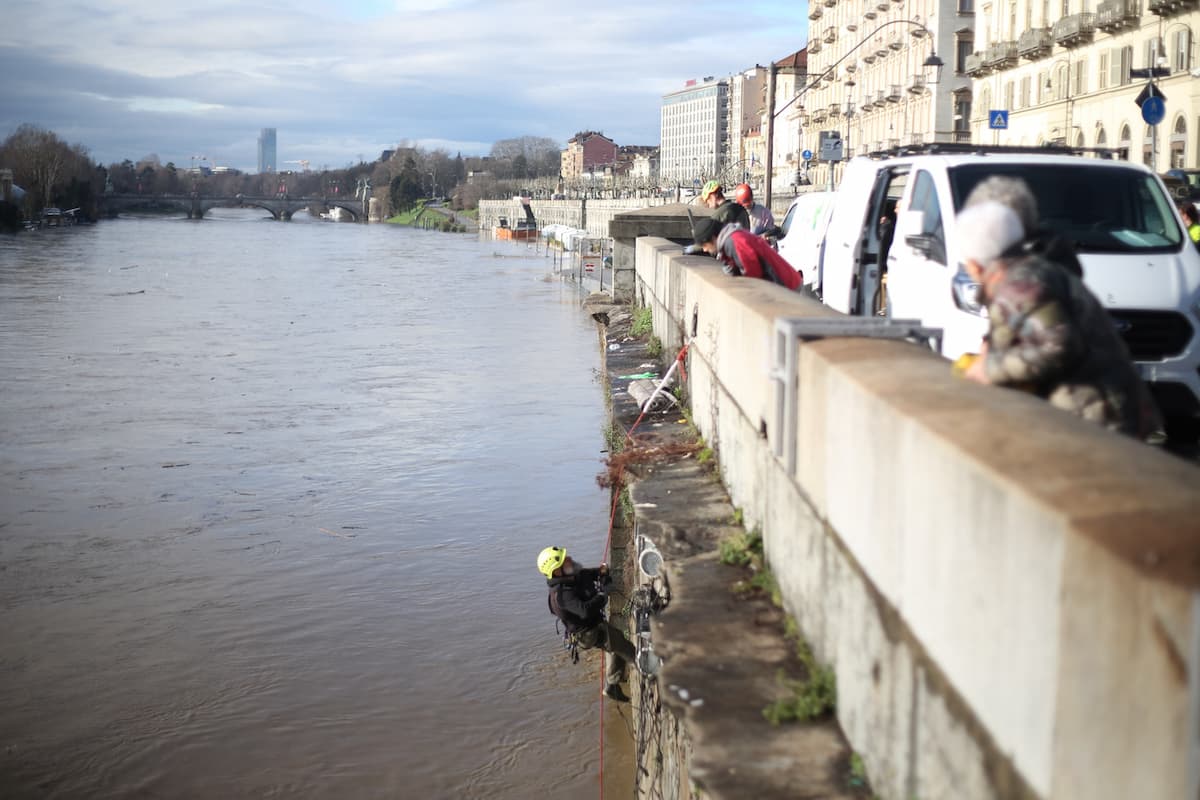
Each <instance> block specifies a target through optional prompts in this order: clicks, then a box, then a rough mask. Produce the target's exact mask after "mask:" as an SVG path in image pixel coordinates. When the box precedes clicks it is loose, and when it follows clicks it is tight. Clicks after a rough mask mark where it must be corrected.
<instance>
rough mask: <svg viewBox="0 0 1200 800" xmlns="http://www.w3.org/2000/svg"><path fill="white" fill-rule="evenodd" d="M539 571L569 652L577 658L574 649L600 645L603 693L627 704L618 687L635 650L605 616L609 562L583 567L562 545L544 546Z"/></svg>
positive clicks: (588, 648)
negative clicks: (603, 659)
mask: <svg viewBox="0 0 1200 800" xmlns="http://www.w3.org/2000/svg"><path fill="white" fill-rule="evenodd" d="M537 567H538V571H539V572H541V573H542V574H543V575H545V576H546V585H547V586H549V587H550V595H549V598H548V600H549V604H550V613H551V614H553V615H554V616H556V617H558V619H559V620H561V621H562V624H563V627H564V628H566V633H565V638H566V640H567V647H568V648H569V649H570V650H571V655H572V656H574V657H575V658H576V659H578V654H577V653H576V649H577V648H580V647H582V648H584V649H585V650H590V649H591V648H593V647H599V648H600V649H601V650H605V651H607V656H606V658H605V662H606V668H605V674H604V680H605V688H604V694H605V696H607V697H608V698H610V699H612V700H616V701H617V702H621V703H628V702H629V697H628V696H627V695H626V694H625V692H623V691H622V690H621V681H623V680H624V679H625V670H626V665H627V664H628V663H629V662H630V661H632V660H634V658H636V651H635V650H634V647H633V644H632V643H631V642H630V641H629V639H627V638H625V634H624V633H622V632H621V630H620V629H619V628H617V627H616V626H614V625H613V624H612V623H611V622H609V621H608V620H607V619H605V617H604V606H605V605H606V604H607V603H608V586H609V585H610V584H611V583H612V578H611V577H610V576H609V574H608V565H607V564H601V565H600V567H599V568H598V569H585V568H583V567H581V566H579V565H578V564H576V563H575V561H574V559H572V558H571V557H570V556H568V555H567V551H566V550H565V549H564V548H562V547H547V548H546V549H545V550H543V551H542V552H541V553H539V554H538V559H537Z"/></svg>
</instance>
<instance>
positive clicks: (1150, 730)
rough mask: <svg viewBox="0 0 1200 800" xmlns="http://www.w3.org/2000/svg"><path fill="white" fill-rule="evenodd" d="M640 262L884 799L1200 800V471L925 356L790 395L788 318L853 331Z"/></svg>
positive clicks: (806, 374)
mask: <svg viewBox="0 0 1200 800" xmlns="http://www.w3.org/2000/svg"><path fill="white" fill-rule="evenodd" d="M635 260H636V287H635V292H636V295H637V300H638V302H639V304H642V305H647V306H650V307H651V308H653V311H654V329H655V333H656V334H657V335H658V336H659V337H660V338H661V339H662V340H663V343H664V352H668V353H673V352H675V351H676V350H677V349H678V348H679V346H680V344H681V343H682V341H683V340H684V338H685V337H688V338H689V339H690V342H691V345H690V350H689V360H688V369H687V375H688V381H689V383H688V391H689V395H690V404H691V408H692V414H693V419H694V421H695V424H696V426H697V428H698V429H699V430H700V432H701V433H702V434H703V436H704V437H705V438H706V439H707V440H708V442H709V443H710V444H712V445H713V446H714V447H715V449H716V451H717V453H718V457H719V461H720V470H721V476H722V479H723V481H724V483H725V485H726V487H727V489H728V491H729V493H730V496H731V498H732V501H733V503H734V504H735V505H737V506H740V507H741V508H742V510H743V514H744V519H745V521H746V525H747V527H755V526H758V527H761V530H762V532H763V535H764V539H765V543H766V552H767V557H768V560H769V563H770V565H771V568H772V569H773V571H774V573H775V575H776V577H777V578H778V581H779V584H780V586H781V588H782V592H783V597H784V601H785V606H786V608H787V609H788V610H789V611H790V612H791V613H792V614H794V615H795V617H796V618H797V620H798V622H799V623H800V626H801V628H802V629H803V632H804V633H805V635H806V636H807V638H808V639H809V641H810V642H811V644H812V646H813V648H814V651H815V652H816V654H817V657H818V659H820V660H821V661H823V662H825V663H827V664H829V665H831V666H832V667H834V668H835V670H836V673H837V687H838V709H837V716H838V721H839V722H840V724H841V726H842V728H843V730H844V731H845V734H846V736H847V737H848V739H849V740H850V744H851V745H852V746H853V747H854V749H855V750H856V751H857V752H858V753H859V754H860V755H861V757H862V759H863V762H864V764H865V766H866V769H867V773H868V774H869V775H870V778H871V784H872V787H873V789H874V790H875V791H876V792H877V793H878V795H879V796H880V797H881V798H885V800H888V799H893V798H894V799H895V800H910V799H911V798H914V797H917V798H922V800H930V799H932V798H972V799H973V800H986V799H987V798H1063V799H1064V800H1075V799H1076V798H1089V800H1105V799H1108V798H1111V799H1112V800H1126V798H1132V797H1147V798H1148V797H1154V798H1185V797H1186V798H1196V797H1197V796H1198V794H1197V789H1198V786H1200V771H1198V764H1200V761H1198V753H1200V726H1198V721H1200V593H1198V592H1197V590H1198V589H1200V471H1198V469H1197V467H1196V466H1194V465H1193V464H1191V463H1188V462H1185V461H1183V460H1181V459H1179V458H1176V457H1174V456H1171V455H1168V454H1166V453H1163V452H1159V451H1158V450H1155V449H1154V448H1151V447H1148V446H1145V445H1142V444H1140V443H1138V442H1135V441H1132V440H1130V439H1127V438H1124V437H1120V436H1117V435H1114V434H1110V433H1108V432H1106V431H1104V430H1101V429H1099V428H1097V427H1095V426H1092V425H1089V424H1087V423H1084V422H1082V421H1080V420H1077V419H1075V418H1074V417H1072V416H1069V415H1067V414H1065V413H1063V412H1060V411H1057V410H1055V409H1052V408H1050V407H1049V406H1048V405H1047V404H1045V403H1044V402H1043V401H1041V400H1039V399H1037V398H1035V397H1032V396H1029V395H1026V394H1022V393H1019V392H1015V391H1006V390H1002V389H996V388H989V387H981V386H976V385H974V384H968V383H966V382H964V381H962V380H960V379H957V378H955V377H954V376H953V375H952V374H951V371H950V367H949V364H948V363H947V362H945V361H944V360H942V359H940V358H938V357H936V356H935V355H933V354H932V353H930V352H929V351H928V350H926V349H924V348H922V347H919V346H917V345H913V344H909V343H904V342H887V341H880V340H869V339H861V338H859V339H848V338H828V339H823V340H814V341H807V342H803V343H800V344H799V346H798V351H797V352H796V358H795V363H794V365H792V368H791V369H790V370H787V369H781V370H777V371H775V373H774V374H773V373H772V365H773V364H775V362H776V348H777V347H779V346H780V345H784V344H787V342H788V340H789V338H790V337H789V336H786V335H783V334H781V333H779V332H778V329H777V320H779V319H784V318H791V317H799V318H811V317H821V316H829V315H833V314H834V312H831V311H830V310H828V309H826V308H825V307H824V306H821V305H820V304H818V303H816V302H815V301H812V300H809V299H807V298H803V297H800V296H799V295H797V294H795V293H791V292H788V291H786V290H784V289H782V288H780V287H777V286H774V285H771V284H769V283H767V282H765V281H757V280H750V279H737V278H730V277H727V276H724V275H722V274H721V272H720V270H719V268H717V266H716V265H715V264H714V263H713V262H712V261H711V260H708V259H703V258H697V257H689V256H683V255H681V254H680V248H679V246H678V244H675V243H671V242H669V241H667V240H664V239H658V238H653V237H644V238H639V239H637V240H636V259H635ZM789 387H790V388H791V389H792V390H794V398H795V404H794V408H792V409H790V411H788V412H785V411H784V409H785V408H786V407H787V402H786V400H787V398H788V396H789V392H787V391H785V390H787V389H788V388H789ZM785 432H790V434H791V435H789V436H787V438H784V437H785ZM792 448H794V450H792ZM792 453H794V456H791V457H789V456H790V454H792ZM777 454H778V455H777ZM667 567H668V569H669V568H670V564H669V563H668V565H667ZM668 613H669V612H668ZM668 669H669V664H668Z"/></svg>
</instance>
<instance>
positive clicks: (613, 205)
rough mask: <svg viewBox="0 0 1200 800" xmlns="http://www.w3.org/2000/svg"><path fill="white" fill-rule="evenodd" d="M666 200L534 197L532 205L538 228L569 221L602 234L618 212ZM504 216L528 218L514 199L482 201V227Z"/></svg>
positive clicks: (512, 221)
mask: <svg viewBox="0 0 1200 800" xmlns="http://www.w3.org/2000/svg"><path fill="white" fill-rule="evenodd" d="M664 202H665V201H664V200H662V199H660V198H657V197H650V198H646V197H642V198H637V197H633V198H628V199H623V200H533V201H532V202H531V203H530V207H531V208H532V209H533V216H534V217H535V218H536V219H537V221H538V227H539V228H541V227H543V226H545V225H569V226H570V227H572V228H585V229H586V230H587V232H588V235H589V236H594V237H596V238H602V237H605V236H608V235H609V233H608V224H609V223H610V222H612V219H613V217H614V216H615V215H617V214H620V213H621V212H623V211H636V210H638V209H641V208H649V207H652V206H660V205H663V204H664ZM501 217H504V218H505V219H507V220H508V222H509V224H510V225H515V223H516V221H517V220H519V219H524V218H525V213H524V212H523V211H522V210H521V208H520V204H518V203H517V201H515V200H481V201H479V229H480V230H486V231H490V230H492V228H494V227H496V225H498V224H499V223H500V218H501Z"/></svg>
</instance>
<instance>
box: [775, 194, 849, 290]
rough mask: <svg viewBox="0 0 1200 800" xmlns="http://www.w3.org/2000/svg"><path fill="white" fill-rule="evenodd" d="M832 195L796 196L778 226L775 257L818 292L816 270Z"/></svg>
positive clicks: (830, 209)
mask: <svg viewBox="0 0 1200 800" xmlns="http://www.w3.org/2000/svg"><path fill="white" fill-rule="evenodd" d="M836 196H837V195H836V193H835V192H805V193H803V194H799V195H797V196H796V197H795V199H793V200H792V202H791V203H790V204H788V209H787V212H786V213H784V215H783V221H782V222H781V223H780V224H779V229H780V231H781V235H780V236H779V237H778V250H779V255H781V256H783V258H784V260H785V261H787V262H788V263H789V264H791V265H792V266H793V267H795V268H796V269H797V270H800V271H801V272H803V273H804V283H805V285H806V286H808V287H809V288H810V289H814V290H815V289H819V286H818V285H817V282H818V276H819V273H818V269H817V267H818V264H819V263H820V258H821V243H822V241H824V237H825V228H826V227H827V226H828V224H829V216H830V213H831V212H832V211H833V199H834V198H835V197H836Z"/></svg>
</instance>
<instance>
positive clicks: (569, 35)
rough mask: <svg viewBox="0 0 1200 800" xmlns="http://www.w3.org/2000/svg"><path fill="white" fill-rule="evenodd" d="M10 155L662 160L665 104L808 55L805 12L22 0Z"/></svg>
mask: <svg viewBox="0 0 1200 800" xmlns="http://www.w3.org/2000/svg"><path fill="white" fill-rule="evenodd" d="M3 5H4V10H3V14H2V17H3V19H4V22H3V24H2V25H0V76H4V77H3V78H2V79H0V138H3V137H6V136H7V135H8V134H10V133H11V132H12V131H13V130H14V129H15V128H16V127H17V126H18V125H20V124H22V123H31V124H34V125H37V126H39V127H42V128H47V129H49V130H52V131H54V132H56V133H57V134H58V135H59V136H60V137H62V138H63V139H65V140H67V141H68V142H70V143H72V144H74V143H79V144H82V145H84V146H85V147H87V148H88V150H89V151H90V152H91V154H92V156H93V157H94V158H95V159H96V160H97V161H99V162H101V163H106V164H107V163H110V162H114V161H120V160H122V159H125V158H128V159H131V160H133V161H137V160H138V159H140V158H142V157H143V156H146V155H148V154H151V153H154V154H157V155H158V156H159V157H160V158H161V159H162V161H163V162H167V161H174V162H175V163H176V164H178V165H181V166H182V165H188V166H190V165H191V163H192V160H193V157H196V156H205V157H207V159H208V162H209V163H211V164H214V165H225V166H232V167H237V168H239V169H244V170H254V169H255V168H256V160H257V149H256V147H257V146H256V141H257V138H258V133H259V130H260V129H261V128H264V127H273V128H276V129H277V130H278V160H279V162H280V163H279V166H280V167H281V168H284V163H283V162H286V161H288V160H299V159H306V160H308V161H310V162H311V164H312V166H313V167H314V168H317V167H319V166H329V167H331V168H338V167H344V166H346V165H347V164H349V163H351V162H353V161H357V160H358V159H359V158H360V157H363V158H365V159H367V160H371V159H374V158H376V157H378V155H379V151H380V150H382V149H384V148H387V147H394V146H395V145H397V144H400V143H415V144H417V145H420V146H422V147H426V148H430V149H432V148H443V149H445V150H448V151H449V152H451V153H452V154H453V153H455V152H462V153H463V154H464V155H468V154H486V153H487V152H488V151H489V150H490V148H491V144H492V143H493V142H495V141H497V140H499V139H507V138H513V137H517V136H525V135H531V136H545V137H549V138H551V139H554V140H555V141H557V142H559V143H560V144H561V143H564V142H565V141H566V140H567V139H568V138H570V137H571V136H572V135H573V134H574V133H575V132H577V131H580V130H600V131H603V132H604V133H605V134H606V135H608V136H609V137H611V138H612V139H613V140H615V141H616V142H617V143H618V144H658V140H659V130H658V124H659V106H660V102H661V98H662V95H664V94H666V93H667V92H670V91H673V90H675V89H678V88H681V87H682V86H683V85H684V83H685V82H686V81H687V80H688V79H690V78H701V77H703V76H706V75H717V76H721V75H728V74H730V73H734V72H739V71H741V70H744V69H747V68H749V67H752V66H754V64H755V63H761V64H766V63H768V62H769V61H770V60H771V59H779V58H782V57H784V56H786V55H788V54H790V53H792V52H795V51H796V50H798V49H799V48H800V47H801V46H802V45H803V43H804V41H805V39H806V37H807V22H808V19H807V17H806V14H805V6H804V4H802V3H797V2H783V0H771V1H770V2H767V1H765V0H763V1H755V0H751V1H750V2H741V3H735V2H730V1H729V0H713V1H710V0H691V2H687V3H679V2H666V1H665V0H607V1H606V2H602V3H590V4H589V3H584V2H581V0H560V2H551V1H549V0H341V1H340V2H339V1H330V0H326V1H325V2H311V1H310V0H292V1H291V2H286V3H283V2H275V0H268V1H267V2H257V3H253V4H247V3H244V2H240V1H237V2H231V1H230V0H189V1H188V2H179V1H178V0H52V2H44V3H43V2H32V0H6V2H4V4H3Z"/></svg>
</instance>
